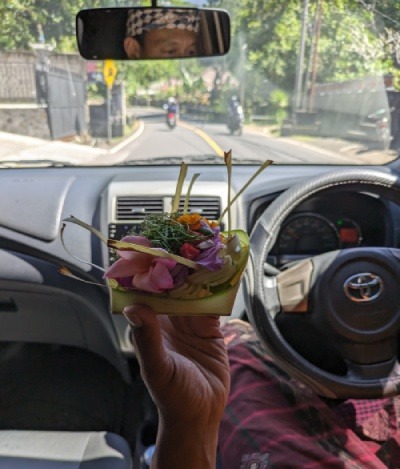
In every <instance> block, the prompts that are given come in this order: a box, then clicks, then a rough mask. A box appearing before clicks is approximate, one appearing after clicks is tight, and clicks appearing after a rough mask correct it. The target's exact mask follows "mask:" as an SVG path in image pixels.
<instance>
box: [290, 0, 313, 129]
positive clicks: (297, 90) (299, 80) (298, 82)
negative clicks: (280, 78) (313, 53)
mask: <svg viewBox="0 0 400 469" xmlns="http://www.w3.org/2000/svg"><path fill="white" fill-rule="evenodd" d="M308 8H309V0H303V14H302V24H301V36H300V48H299V54H298V56H297V64H296V79H295V86H294V93H293V103H292V107H293V113H292V114H293V118H294V121H296V112H297V111H298V110H299V109H300V108H301V102H302V92H303V72H304V70H303V69H304V54H305V48H306V35H307V26H308Z"/></svg>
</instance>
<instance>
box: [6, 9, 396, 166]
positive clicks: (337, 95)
mask: <svg viewBox="0 0 400 469" xmlns="http://www.w3.org/2000/svg"><path fill="white" fill-rule="evenodd" d="M159 4H160V5H166V2H164V3H162V2H160V3H159ZM139 5H140V6H150V5H151V3H150V2H145V1H143V2H139ZM121 6H132V3H129V2H123V1H117V0H115V1H104V0H88V1H83V0H23V1H11V2H10V1H9V2H2V4H1V5H0V17H1V23H2V27H1V29H0V140H1V144H0V168H2V169H7V168H18V167H28V166H29V167H49V166H60V167H62V166H70V165H79V166H88V165H94V166H104V165H106V166H113V165H143V164H157V165H173V164H179V163H180V162H181V161H185V162H188V163H193V162H194V163H196V164H223V162H224V159H223V156H224V152H226V151H228V150H232V155H233V158H234V161H235V162H236V163H238V164H240V163H243V164H258V163H259V162H260V161H264V160H266V159H271V160H273V161H274V163H275V164H278V165H285V164H299V165H305V164H327V165H354V164H356V165H381V164H387V163H390V162H391V161H393V160H395V159H396V158H397V156H398V149H399V145H400V132H399V123H400V33H399V25H400V6H399V2H398V0H385V1H377V0H332V1H331V0H329V1H328V0H287V1H285V2H282V1H276V0H209V1H208V2H201V1H197V2H195V3H191V2H186V1H182V2H180V3H179V5H178V6H195V7H205V8H210V7H212V8H220V9H224V10H226V11H227V12H228V13H229V15H230V19H231V45H230V51H229V52H228V54H226V55H223V56H219V57H207V58H204V57H203V58H185V59H175V60H168V59H163V60H143V61H136V62H135V61H126V60H106V61H103V60H97V61H96V60H84V59H83V58H82V57H80V55H79V54H78V48H77V44H76V38H75V17H76V14H77V13H78V12H79V11H80V10H82V9H86V8H94V7H96V8H97V7H121ZM136 6H137V4H136ZM168 6H171V3H170V2H168Z"/></svg>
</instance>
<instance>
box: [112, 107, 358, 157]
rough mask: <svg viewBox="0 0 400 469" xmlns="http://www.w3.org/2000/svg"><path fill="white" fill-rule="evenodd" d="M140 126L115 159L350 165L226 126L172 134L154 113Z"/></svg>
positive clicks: (183, 125) (181, 128)
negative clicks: (229, 154)
mask: <svg viewBox="0 0 400 469" xmlns="http://www.w3.org/2000/svg"><path fill="white" fill-rule="evenodd" d="M138 117H139V118H140V120H141V121H142V123H143V128H142V131H141V132H140V134H139V135H138V136H137V137H136V138H135V139H133V141H131V142H130V143H128V144H127V145H125V146H124V148H122V149H121V150H119V151H118V159H119V160H120V161H121V160H122V159H123V160H125V161H126V162H131V163H134V162H135V161H141V160H147V159H153V158H164V157H171V156H174V157H176V158H177V160H180V159H182V158H185V159H186V160H188V161H192V162H193V161H194V162H199V163H201V162H205V161H206V160H207V158H215V156H219V157H222V156H223V152H224V151H228V150H232V155H233V156H234V157H235V158H236V159H238V160H241V161H243V162H249V161H251V162H254V161H256V162H258V161H264V160H266V159H272V160H273V161H274V162H275V163H278V164H298V163H300V164H301V163H303V164H304V163H308V164H326V163H330V164H352V163H353V161H352V160H351V159H350V157H349V156H345V155H340V154H338V153H335V152H332V151H329V150H326V149H321V148H316V147H312V146H311V145H308V144H305V143H301V142H295V141H293V140H290V139H285V138H273V137H268V136H265V135H263V134H262V133H260V132H256V131H254V130H248V129H245V130H244V131H243V133H242V135H241V136H237V135H230V133H229V131H228V129H227V127H226V125H223V124H210V123H202V122H196V121H188V120H185V118H184V116H183V117H182V119H181V121H180V122H179V124H178V126H177V127H176V128H174V129H173V130H171V129H169V128H168V127H167V126H166V124H165V116H164V114H162V113H156V112H154V113H153V114H152V115H142V116H138Z"/></svg>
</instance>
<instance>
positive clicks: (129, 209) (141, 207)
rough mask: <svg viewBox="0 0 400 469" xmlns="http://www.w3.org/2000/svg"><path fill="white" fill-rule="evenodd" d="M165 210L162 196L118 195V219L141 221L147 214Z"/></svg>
mask: <svg viewBox="0 0 400 469" xmlns="http://www.w3.org/2000/svg"><path fill="white" fill-rule="evenodd" d="M163 211H164V205H163V199H162V197H130V196H120V197H117V207H116V217H117V220H118V221H128V220H129V221H133V222H140V221H141V220H143V218H144V216H145V215H148V214H151V213H161V212H163Z"/></svg>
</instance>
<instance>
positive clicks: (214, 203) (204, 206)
mask: <svg viewBox="0 0 400 469" xmlns="http://www.w3.org/2000/svg"><path fill="white" fill-rule="evenodd" d="M184 202H185V199H184V198H182V199H181V201H180V204H179V209H180V210H183V204H184ZM189 212H196V213H199V214H200V215H202V216H203V217H206V218H207V219H208V220H215V221H216V220H218V219H219V217H220V215H221V201H220V199H219V198H218V197H196V196H191V197H190V200H189Z"/></svg>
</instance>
